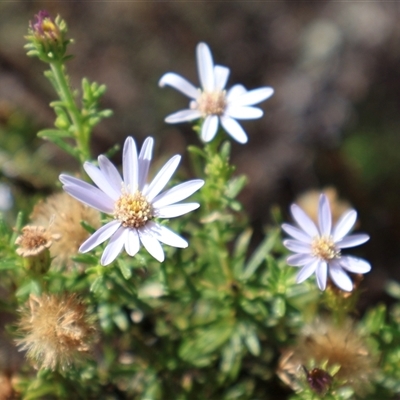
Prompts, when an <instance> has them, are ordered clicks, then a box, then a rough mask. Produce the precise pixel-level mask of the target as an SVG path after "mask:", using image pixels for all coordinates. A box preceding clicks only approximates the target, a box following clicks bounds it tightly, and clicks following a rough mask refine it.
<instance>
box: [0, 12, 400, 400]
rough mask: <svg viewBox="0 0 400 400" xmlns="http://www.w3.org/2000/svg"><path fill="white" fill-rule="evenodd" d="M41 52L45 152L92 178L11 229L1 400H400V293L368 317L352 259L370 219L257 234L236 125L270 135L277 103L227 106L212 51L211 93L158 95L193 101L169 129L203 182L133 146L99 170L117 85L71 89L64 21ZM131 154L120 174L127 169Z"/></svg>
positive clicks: (46, 33) (204, 86)
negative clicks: (101, 136)
mask: <svg viewBox="0 0 400 400" xmlns="http://www.w3.org/2000/svg"><path fill="white" fill-rule="evenodd" d="M26 39H27V45H26V48H27V50H28V55H29V56H32V57H37V58H38V59H39V60H41V61H42V62H43V63H45V65H46V66H47V67H48V69H47V71H46V72H45V76H46V78H48V80H49V82H50V84H51V85H52V87H53V88H54V92H55V94H56V96H57V98H56V99H55V100H54V101H52V102H51V107H52V108H53V109H54V112H55V122H54V126H53V127H49V128H46V129H43V130H41V131H40V132H39V133H38V136H39V137H40V138H42V139H43V140H47V141H51V142H52V143H53V144H55V145H56V146H58V147H59V148H60V149H61V151H64V152H66V153H67V154H69V155H70V156H72V157H73V158H74V159H75V160H76V162H77V164H76V168H73V167H67V166H66V165H65V167H64V173H62V174H61V175H60V176H59V177H58V179H54V184H53V186H52V188H53V192H54V193H51V194H49V193H46V195H44V194H43V195H41V194H40V193H39V194H37V195H36V196H35V198H34V199H32V201H31V202H30V203H29V207H28V206H26V207H25V208H24V209H23V210H17V211H20V212H18V214H17V217H16V219H15V221H12V223H10V224H9V223H8V222H6V221H5V219H1V220H0V235H1V240H0V252H1V257H0V271H1V273H2V279H1V290H0V293H1V299H0V300H1V301H0V306H1V311H2V315H4V321H8V322H7V324H6V327H5V329H3V332H2V335H0V350H1V352H2V353H1V354H2V357H3V362H2V363H0V398H4V399H6V398H7V399H25V400H34V399H77V400H78V399H82V400H86V399H104V400H113V399H115V400H117V399H143V400H169V399H177V400H203V399H224V400H234V399H244V400H246V399H248V400H254V399H263V400H264V399H265V400H268V399H271V400H279V399H292V400H317V399H321V398H324V399H329V400H345V399H358V398H364V399H370V400H377V399H395V398H398V396H399V395H400V373H399V371H400V362H399V359H400V356H399V355H400V319H399V315H400V284H398V283H396V282H390V284H389V285H388V293H389V294H390V295H391V296H392V297H393V302H392V303H393V304H392V306H391V307H389V308H387V307H386V306H385V305H383V304H378V305H375V306H373V307H371V308H369V309H367V310H363V311H362V312H361V311H360V308H359V307H358V300H359V298H360V297H361V296H366V293H367V289H366V288H367V287H366V285H365V284H364V282H363V277H364V274H366V273H368V272H369V271H370V270H371V263H370V262H369V261H367V259H366V258H363V257H365V253H364V249H365V248H367V246H368V245H369V244H367V245H366V246H364V247H361V248H357V249H352V251H351V254H352V255H349V254H347V251H348V249H349V248H353V247H356V246H358V245H361V244H364V243H366V242H367V241H368V240H369V236H368V235H367V234H364V233H352V230H353V228H357V230H358V228H359V227H360V228H361V229H362V228H363V227H364V226H365V218H366V217H365V216H362V217H359V218H358V216H357V212H356V211H355V210H354V209H352V208H351V207H350V206H349V205H348V203H346V202H343V203H341V205H340V207H337V204H335V199H334V198H333V197H332V196H328V194H327V193H328V192H327V191H321V193H319V194H318V196H317V199H316V197H315V196H314V195H312V196H308V195H306V196H305V197H302V198H307V199H309V200H308V204H307V207H304V206H301V207H300V206H299V205H297V204H296V203H297V202H296V203H295V204H293V205H292V206H291V207H290V212H291V217H292V218H293V220H294V225H292V224H288V223H285V222H284V221H285V220H286V218H289V215H287V210H286V207H282V208H281V209H280V210H279V209H278V208H274V209H273V210H272V211H271V220H272V221H273V222H272V224H271V225H270V226H268V227H265V230H264V236H263V237H261V238H259V235H253V229H252V224H251V223H250V218H249V216H248V215H247V213H246V210H245V209H244V207H243V205H242V203H241V202H240V199H239V198H238V196H239V194H240V193H241V191H242V190H243V188H244V187H245V185H246V181H247V178H246V176H244V175H241V174H240V171H235V166H234V165H232V163H231V161H230V151H231V146H238V147H239V145H238V144H237V143H236V142H239V143H245V142H246V141H248V140H251V137H252V133H251V132H250V131H249V137H250V139H249V138H248V136H247V134H246V133H245V131H244V130H243V128H242V127H241V125H240V124H239V123H238V122H237V121H238V120H242V119H255V118H261V117H262V115H263V110H262V109H261V108H258V107H255V105H258V104H259V103H261V102H263V101H264V100H267V99H268V98H269V97H271V96H272V94H273V92H274V90H273V89H272V88H270V87H268V86H261V87H260V88H258V89H252V90H247V89H245V87H244V86H242V85H239V84H236V85H233V86H231V87H230V88H229V89H226V87H227V82H228V78H229V73H230V70H229V68H227V67H225V66H221V65H214V61H213V58H212V55H211V50H210V47H209V46H208V45H207V44H205V43H199V44H198V45H197V50H196V56H197V59H196V61H197V69H198V73H199V81H200V85H199V88H197V87H196V86H193V85H192V84H191V83H189V82H188V81H187V80H185V79H184V78H182V77H181V76H179V75H177V74H175V73H171V72H168V73H166V74H164V75H163V76H162V77H161V78H160V80H159V85H160V86H171V87H172V88H174V89H177V90H179V91H180V92H182V93H183V94H185V95H186V96H188V97H189V98H190V104H189V108H188V109H185V110H181V111H178V112H175V113H173V114H171V115H169V116H168V117H167V118H166V122H167V123H178V122H187V123H191V124H192V125H193V129H194V131H195V132H198V133H199V138H198V139H199V140H197V145H192V146H189V147H188V149H187V152H186V153H185V154H184V156H185V157H187V158H188V159H189V160H190V163H188V165H190V167H186V168H184V167H182V166H181V168H179V169H178V165H179V163H180V160H181V156H180V155H173V154H169V151H166V150H165V149H163V148H162V146H160V148H159V149H158V150H157V151H154V154H153V147H154V143H155V140H154V139H153V138H152V137H148V138H146V139H145V140H141V139H140V137H139V136H138V137H135V138H134V137H132V136H130V135H131V132H129V133H128V134H127V137H126V138H125V139H124V142H123V144H122V143H116V144H115V146H113V147H112V148H111V149H110V151H108V152H107V153H106V155H99V156H97V155H94V154H93V153H92V148H91V146H90V143H92V142H91V138H92V133H93V128H94V127H95V126H96V125H97V124H99V123H100V122H101V120H102V119H103V118H106V117H111V116H112V112H111V111H110V110H103V109H102V107H101V98H102V95H103V94H104V93H105V90H106V88H105V86H104V85H101V84H98V83H96V82H91V81H90V80H89V79H87V78H84V79H83V80H82V85H81V88H80V89H79V90H77V89H75V88H72V86H71V84H70V79H69V76H68V70H67V66H68V64H67V61H68V60H69V59H70V54H69V46H68V45H69V43H70V42H71V40H70V39H68V32H67V25H66V23H65V21H63V20H62V19H61V18H60V17H56V18H53V17H52V16H51V15H50V14H49V13H47V12H45V11H41V12H39V13H38V14H37V15H36V16H35V19H34V20H33V21H32V22H31V23H30V25H29V31H28V35H27V37H26ZM31 62H33V61H31ZM193 65H194V62H193ZM260 85H262V83H260ZM276 90H277V91H278V90H279V88H278V87H277V88H276ZM159 95H160V96H168V92H167V91H161V90H160V94H159ZM263 107H264V106H263ZM267 109H268V103H266V104H265V110H267ZM156 117H157V116H155V118H156ZM249 129H251V125H249ZM224 132H226V133H228V136H227V135H225V134H224ZM110 137H111V135H110ZM154 137H157V133H156V132H154ZM231 139H233V142H231ZM194 140H196V139H194ZM120 144H122V152H121V153H122V163H121V164H122V165H119V163H118V162H117V161H111V157H113V156H115V159H116V160H117V159H118V156H119V155H120V152H119V147H118V145H120ZM139 147H140V151H138V148H139ZM161 157H162V158H164V157H166V159H168V161H167V162H165V163H164V165H163V166H162V167H161V168H160V169H159V170H156V169H155V168H154V165H155V164H156V162H153V165H152V161H153V159H154V161H155V160H157V159H158V158H161ZM49 168H50V167H49ZM335 193H336V192H335ZM38 197H41V198H38ZM315 199H316V200H315ZM298 204H301V203H300V202H299V203H298ZM343 207H344V210H343V212H342V211H341V212H340V214H341V216H340V217H339V218H336V216H337V212H336V211H337V210H338V209H340V210H342V209H343ZM288 236H289V237H290V238H288ZM371 242H373V237H371ZM353 250H354V252H355V251H357V253H356V254H355V255H354V253H353ZM292 267H297V268H296V269H295V268H292ZM373 267H374V266H373V265H372V268H373ZM312 275H315V278H316V279H308V278H310V277H311V276H312ZM2 396H3V397H2Z"/></svg>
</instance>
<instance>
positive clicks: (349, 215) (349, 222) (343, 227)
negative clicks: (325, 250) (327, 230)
mask: <svg viewBox="0 0 400 400" xmlns="http://www.w3.org/2000/svg"><path fill="white" fill-rule="evenodd" d="M356 220H357V212H356V211H355V210H350V211H348V212H346V213H345V214H343V215H342V217H341V218H340V219H339V221H338V222H337V223H336V226H335V228H334V229H333V234H332V235H333V240H334V241H335V242H336V241H338V240H340V239H342V238H343V237H344V236H346V235H347V234H348V233H349V232H350V231H351V229H352V228H353V226H354V224H355V223H356Z"/></svg>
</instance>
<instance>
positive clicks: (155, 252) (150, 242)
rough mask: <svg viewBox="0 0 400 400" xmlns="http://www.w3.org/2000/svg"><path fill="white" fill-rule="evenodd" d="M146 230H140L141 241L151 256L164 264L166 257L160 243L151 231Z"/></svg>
mask: <svg viewBox="0 0 400 400" xmlns="http://www.w3.org/2000/svg"><path fill="white" fill-rule="evenodd" d="M145 228H146V227H143V228H141V229H139V230H138V233H139V238H140V241H141V242H142V244H143V246H144V247H145V249H146V250H147V251H148V252H149V253H150V255H152V256H153V257H154V258H155V259H156V260H157V261H159V262H163V261H164V259H165V256H164V250H163V249H162V246H161V244H160V242H159V241H158V240H157V239H156V238H155V237H154V236H153V235H152V234H151V231H149V230H147V229H145Z"/></svg>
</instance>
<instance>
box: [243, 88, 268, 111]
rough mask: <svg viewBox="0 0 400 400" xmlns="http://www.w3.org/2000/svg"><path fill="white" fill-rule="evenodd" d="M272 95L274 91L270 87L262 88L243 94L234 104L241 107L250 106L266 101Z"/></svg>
mask: <svg viewBox="0 0 400 400" xmlns="http://www.w3.org/2000/svg"><path fill="white" fill-rule="evenodd" d="M273 94H274V89H272V88H270V87H262V88H259V89H254V90H250V91H248V92H246V93H245V94H243V95H242V96H240V98H238V99H237V100H236V101H235V103H236V104H237V105H241V106H252V105H254V104H258V103H260V102H261V101H264V100H266V99H268V98H269V97H271V96H272V95H273Z"/></svg>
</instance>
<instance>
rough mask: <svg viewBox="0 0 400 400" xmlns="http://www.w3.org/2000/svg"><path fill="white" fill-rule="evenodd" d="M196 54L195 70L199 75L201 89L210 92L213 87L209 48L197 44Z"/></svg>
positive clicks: (212, 66)
mask: <svg viewBox="0 0 400 400" xmlns="http://www.w3.org/2000/svg"><path fill="white" fill-rule="evenodd" d="M196 53H197V69H198V73H199V78H200V83H201V87H202V88H203V89H204V90H205V91H207V92H212V91H214V89H215V86H214V62H213V59H212V55H211V51H210V48H209V47H208V46H207V45H206V44H205V43H199V44H198V45H197V49H196Z"/></svg>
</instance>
